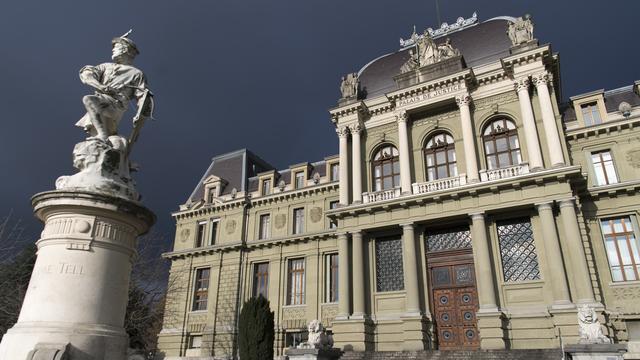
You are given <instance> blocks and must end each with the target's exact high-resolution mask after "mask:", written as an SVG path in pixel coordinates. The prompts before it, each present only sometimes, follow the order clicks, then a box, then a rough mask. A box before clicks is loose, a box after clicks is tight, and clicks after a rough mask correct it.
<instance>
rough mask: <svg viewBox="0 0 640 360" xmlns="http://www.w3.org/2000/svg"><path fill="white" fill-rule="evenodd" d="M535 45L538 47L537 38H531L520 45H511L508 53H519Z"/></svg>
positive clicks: (533, 47)
mask: <svg viewBox="0 0 640 360" xmlns="http://www.w3.org/2000/svg"><path fill="white" fill-rule="evenodd" d="M537 47H538V39H532V40H529V41H527V42H525V43H522V44H520V45H515V46H512V47H511V48H510V49H509V53H510V54H512V55H513V54H517V53H521V52H524V51H527V50H531V49H535V48H537Z"/></svg>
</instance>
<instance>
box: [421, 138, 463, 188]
mask: <svg viewBox="0 0 640 360" xmlns="http://www.w3.org/2000/svg"><path fill="white" fill-rule="evenodd" d="M424 156H425V162H426V164H427V179H428V180H429V181H433V180H438V179H444V178H448V177H452V176H457V175H458V168H457V166H456V150H455V145H454V143H453V137H452V136H451V135H449V134H447V133H439V134H436V135H433V136H432V137H431V138H430V139H429V141H427V144H426V145H425V147H424Z"/></svg>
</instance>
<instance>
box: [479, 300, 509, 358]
mask: <svg viewBox="0 0 640 360" xmlns="http://www.w3.org/2000/svg"><path fill="white" fill-rule="evenodd" d="M476 316H477V318H478V331H479V334H480V348H481V349H483V350H499V349H505V348H506V342H505V336H504V320H505V319H504V313H502V311H500V310H499V309H498V308H485V309H480V310H479V311H478V313H477V314H476Z"/></svg>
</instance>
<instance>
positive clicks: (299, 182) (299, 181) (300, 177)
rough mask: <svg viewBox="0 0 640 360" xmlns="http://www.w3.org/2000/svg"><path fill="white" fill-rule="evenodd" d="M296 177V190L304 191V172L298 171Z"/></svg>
mask: <svg viewBox="0 0 640 360" xmlns="http://www.w3.org/2000/svg"><path fill="white" fill-rule="evenodd" d="M295 176H296V189H302V188H303V187H304V171H298V172H297V173H296V175H295Z"/></svg>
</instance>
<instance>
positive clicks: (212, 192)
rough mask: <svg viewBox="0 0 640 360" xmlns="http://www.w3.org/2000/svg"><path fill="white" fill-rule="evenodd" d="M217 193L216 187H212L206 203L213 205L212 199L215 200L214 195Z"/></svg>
mask: <svg viewBox="0 0 640 360" xmlns="http://www.w3.org/2000/svg"><path fill="white" fill-rule="evenodd" d="M217 193H218V188H217V187H212V188H210V189H209V198H208V199H207V202H208V203H209V204H212V203H213V199H215V198H216V195H217Z"/></svg>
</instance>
